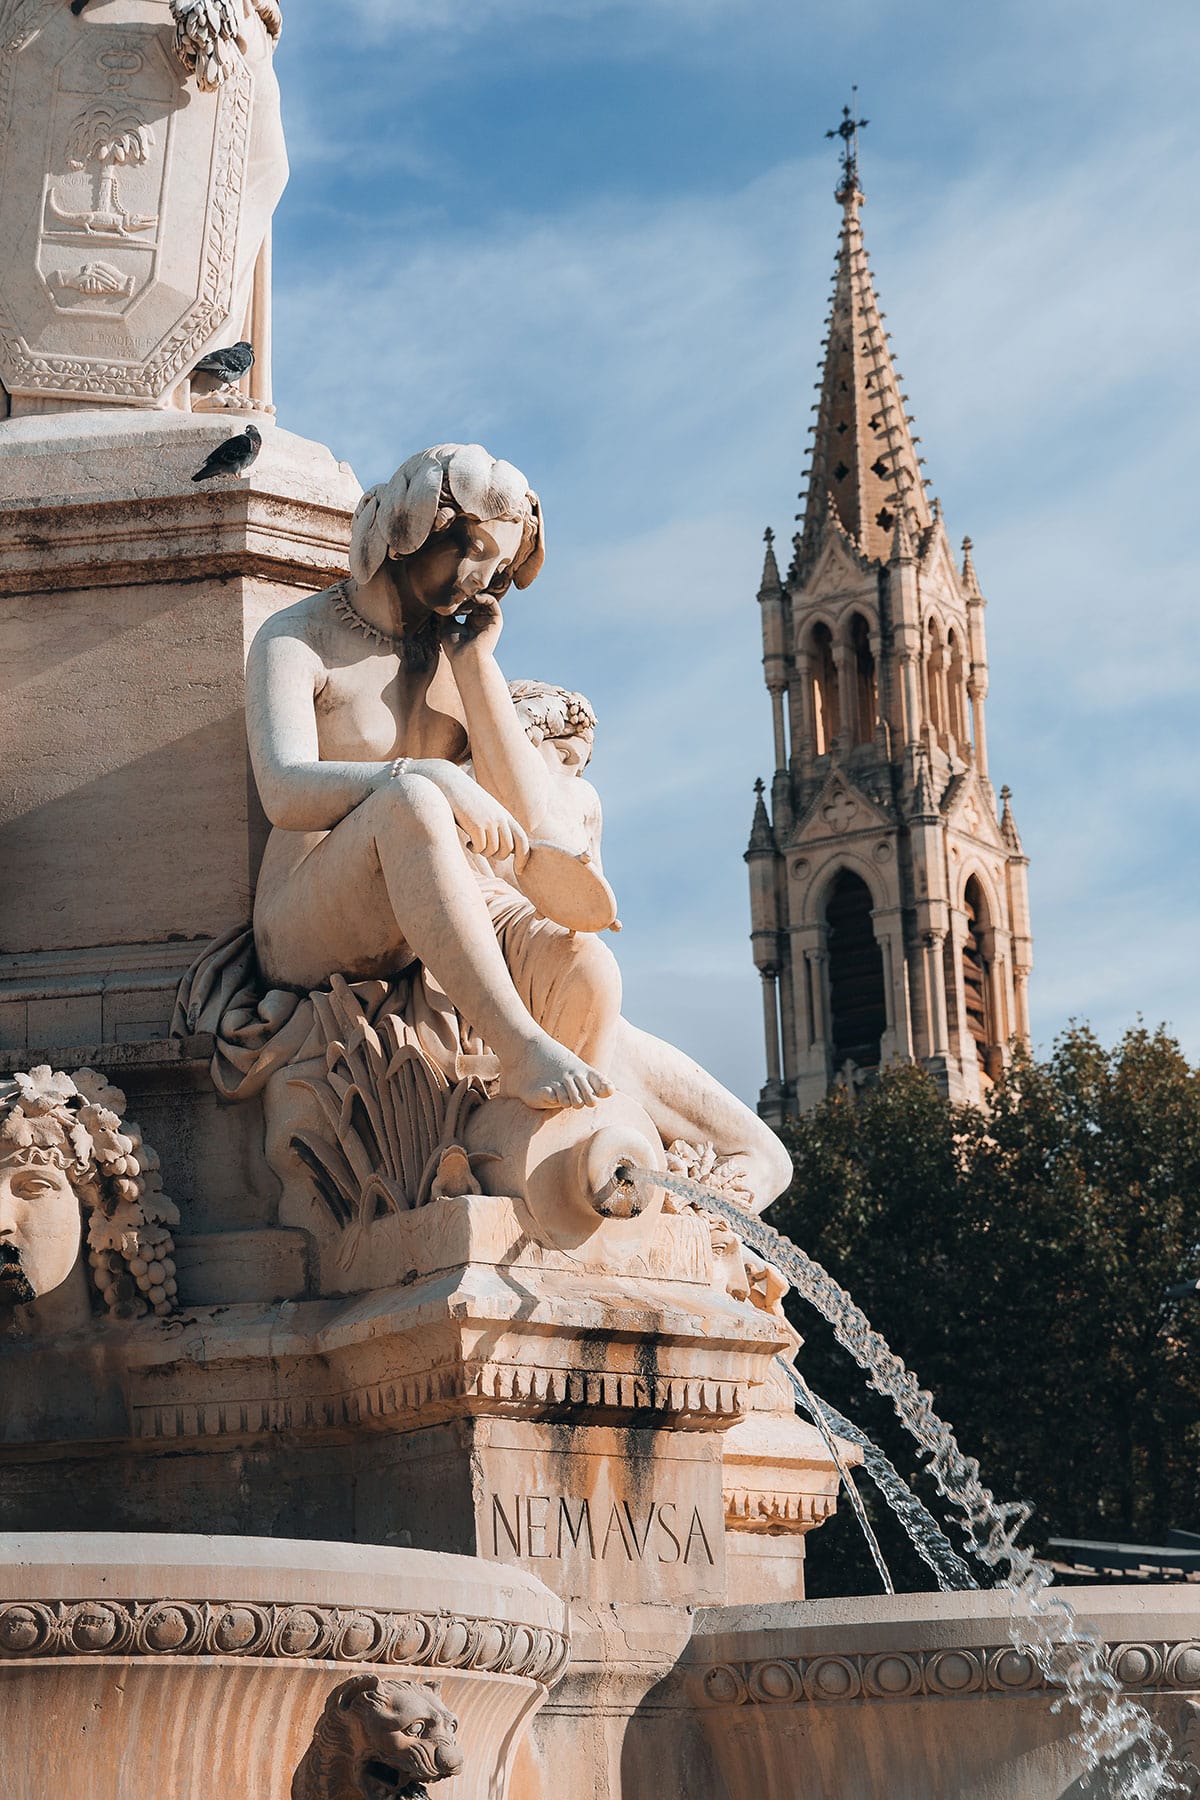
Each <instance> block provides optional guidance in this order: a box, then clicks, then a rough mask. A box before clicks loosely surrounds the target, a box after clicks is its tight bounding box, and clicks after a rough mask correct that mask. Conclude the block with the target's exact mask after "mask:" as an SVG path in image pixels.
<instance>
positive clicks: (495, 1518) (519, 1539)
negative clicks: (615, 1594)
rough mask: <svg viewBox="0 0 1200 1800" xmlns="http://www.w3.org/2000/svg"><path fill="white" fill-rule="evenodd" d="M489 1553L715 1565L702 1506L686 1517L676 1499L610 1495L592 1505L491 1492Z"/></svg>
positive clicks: (559, 1496) (533, 1557)
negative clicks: (638, 1502)
mask: <svg viewBox="0 0 1200 1800" xmlns="http://www.w3.org/2000/svg"><path fill="white" fill-rule="evenodd" d="M492 1554H493V1556H497V1557H500V1556H506V1555H509V1554H512V1555H515V1556H522V1557H528V1558H530V1559H531V1560H532V1561H534V1562H538V1561H552V1562H562V1561H563V1559H564V1558H565V1557H568V1556H570V1555H572V1554H578V1555H580V1556H586V1557H588V1558H589V1559H590V1560H591V1561H592V1562H605V1561H607V1560H608V1559H609V1558H620V1557H622V1556H623V1557H624V1558H625V1560H626V1561H627V1562H631V1563H632V1562H659V1563H684V1564H690V1563H696V1562H703V1563H706V1564H707V1565H708V1567H709V1568H713V1567H715V1566H716V1558H715V1557H714V1555H713V1550H712V1540H711V1538H710V1536H709V1534H708V1532H707V1531H706V1530H705V1527H704V1521H703V1520H702V1519H701V1517H700V1509H699V1507H698V1506H693V1507H692V1509H691V1516H690V1518H688V1517H686V1509H685V1510H684V1512H681V1511H680V1508H679V1507H678V1506H677V1505H676V1503H675V1501H674V1500H662V1501H658V1500H652V1501H650V1502H649V1504H648V1505H646V1506H644V1507H642V1506H634V1505H632V1504H631V1502H630V1501H628V1500H614V1501H612V1503H611V1504H610V1505H609V1506H608V1508H607V1511H606V1510H605V1508H604V1507H603V1506H602V1505H601V1506H597V1507H596V1508H595V1510H594V1511H593V1508H592V1503H591V1501H590V1500H587V1499H571V1498H570V1497H569V1496H568V1495H566V1494H513V1495H512V1496H511V1498H510V1497H507V1496H506V1497H505V1498H504V1499H501V1497H500V1495H499V1494H493V1495H492Z"/></svg>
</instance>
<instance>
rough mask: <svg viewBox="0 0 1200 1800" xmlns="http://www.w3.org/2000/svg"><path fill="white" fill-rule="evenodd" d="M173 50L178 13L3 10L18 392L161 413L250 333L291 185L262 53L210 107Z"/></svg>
mask: <svg viewBox="0 0 1200 1800" xmlns="http://www.w3.org/2000/svg"><path fill="white" fill-rule="evenodd" d="M175 35H176V33H175V19H174V17H173V13H172V8H171V5H170V3H169V0H106V3H105V4H104V5H103V6H100V7H94V8H93V7H89V8H87V9H86V10H85V11H84V12H83V13H82V14H77V13H75V12H73V11H72V9H71V8H70V7H69V6H66V5H64V4H63V3H62V0H0V243H3V244H4V246H5V254H4V257H3V259H2V261H0V380H3V382H4V385H5V386H6V387H7V388H8V389H9V391H10V392H11V393H14V394H37V395H53V396H58V397H62V398H68V399H69V398H73V397H78V398H79V399H81V400H82V401H83V403H84V404H93V403H94V402H96V401H103V400H115V401H119V402H124V403H125V404H127V405H128V404H134V405H142V406H146V405H149V406H154V405H161V404H164V403H165V402H166V401H167V399H168V398H169V395H170V393H171V390H172V389H173V388H174V387H175V386H176V385H177V383H178V382H179V380H180V378H181V377H182V376H183V375H184V374H186V372H187V371H188V370H189V369H190V368H191V367H192V366H193V365H194V363H195V362H196V361H197V359H198V358H199V357H200V356H201V355H203V354H204V352H205V350H206V349H207V348H209V347H210V346H211V344H212V343H213V342H214V341H220V340H221V339H222V338H223V336H228V335H229V334H230V332H232V333H233V335H238V334H240V332H241V329H242V326H243V322H244V319H245V314H246V309H247V306H248V304H249V293H250V285H251V282H252V279H253V269H254V263H255V260H256V258H257V256H258V253H259V249H260V248H261V245H262V242H263V239H264V237H265V235H266V232H267V229H268V227H269V224H270V218H271V213H272V211H273V210H274V206H275V204H276V202H277V200H278V198H279V195H280V193H281V192H282V190H283V184H284V181H285V180H286V176H287V163H286V157H285V153H284V147H283V137H282V130H281V128H280V125H279V111H278V90H277V88H276V86H275V80H274V74H273V71H272V68H271V57H270V42H269V39H268V38H267V35H266V34H265V33H263V32H260V33H259V37H258V39H257V40H255V39H253V38H251V40H250V41H249V44H248V48H247V52H246V54H245V55H241V54H238V55H237V56H236V58H235V59H234V61H233V63H232V64H231V67H230V69H229V71H228V78H227V79H224V80H222V82H221V83H220V85H219V86H217V87H216V88H215V90H213V91H204V89H203V88H202V87H201V86H200V84H199V83H198V82H197V81H195V80H190V79H189V77H188V72H187V70H186V69H185V67H184V66H183V65H182V64H181V62H180V59H179V56H178V55H177V54H176V50H175ZM256 52H257V54H256Z"/></svg>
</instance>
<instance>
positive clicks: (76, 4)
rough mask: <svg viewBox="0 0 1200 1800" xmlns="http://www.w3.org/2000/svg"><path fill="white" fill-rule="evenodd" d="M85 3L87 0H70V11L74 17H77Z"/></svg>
mask: <svg viewBox="0 0 1200 1800" xmlns="http://www.w3.org/2000/svg"><path fill="white" fill-rule="evenodd" d="M87 3H88V0H71V11H72V12H73V13H74V14H75V17H76V18H78V17H79V15H80V13H81V12H82V11H83V9H84V7H85V6H86V5H87Z"/></svg>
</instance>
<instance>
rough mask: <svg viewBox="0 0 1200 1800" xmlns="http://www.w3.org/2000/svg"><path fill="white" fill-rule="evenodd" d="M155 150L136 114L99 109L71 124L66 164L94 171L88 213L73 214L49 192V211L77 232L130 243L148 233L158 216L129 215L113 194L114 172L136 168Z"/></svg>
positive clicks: (149, 131)
mask: <svg viewBox="0 0 1200 1800" xmlns="http://www.w3.org/2000/svg"><path fill="white" fill-rule="evenodd" d="M153 148H154V132H153V131H152V130H151V128H150V126H149V125H147V124H145V123H144V121H143V120H141V119H139V118H138V117H137V115H136V114H135V113H128V112H127V113H118V112H116V111H115V110H114V109H113V108H111V107H106V106H97V107H94V108H93V109H92V110H91V111H90V112H87V113H83V114H82V115H81V116H80V117H79V118H78V119H77V120H76V122H75V126H74V129H73V131H72V133H71V137H70V141H69V142H68V144H67V164H68V167H69V168H72V169H91V170H92V206H91V210H90V211H88V212H71V211H69V210H68V209H67V208H66V207H64V206H63V205H62V204H61V202H60V201H59V200H58V198H57V196H56V195H55V193H54V190H53V189H51V190H50V211H51V212H52V213H53V214H54V216H55V218H56V219H61V220H62V221H63V223H64V224H65V225H67V226H68V227H69V228H71V229H73V230H76V231H84V232H87V233H89V234H90V235H94V234H101V235H107V236H116V237H130V236H132V235H133V234H134V233H135V232H139V231H150V230H152V229H153V227H154V226H155V225H157V224H158V216H157V214H154V215H147V214H138V213H131V212H129V211H127V210H126V208H125V207H124V206H123V205H122V204H121V200H120V197H119V195H118V192H117V170H118V168H120V167H122V166H124V167H126V168H134V167H140V166H141V165H142V164H144V163H145V162H146V161H147V159H148V157H149V155H150V152H151V150H153Z"/></svg>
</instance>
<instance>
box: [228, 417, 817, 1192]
mask: <svg viewBox="0 0 1200 1800" xmlns="http://www.w3.org/2000/svg"><path fill="white" fill-rule="evenodd" d="M543 559H544V538H543V523H542V516H541V508H540V505H539V503H538V500H537V497H536V495H535V494H534V493H533V492H532V491H531V490H530V488H529V486H528V484H527V483H526V481H525V478H524V476H522V475H521V474H520V473H519V471H517V470H516V469H514V468H513V467H512V466H511V465H510V464H508V463H504V462H498V461H496V460H495V459H493V458H492V457H490V456H489V455H488V454H487V452H486V451H485V450H483V449H482V448H481V447H480V446H478V445H466V446H462V445H453V444H451V445H440V446H437V447H435V448H434V449H431V450H427V451H423V452H421V453H420V454H419V455H417V456H414V457H411V458H410V459H409V460H408V461H407V462H406V463H404V464H403V465H402V466H401V468H400V469H399V470H397V472H396V474H395V475H394V476H393V477H392V479H391V480H390V481H389V482H387V483H384V484H382V485H381V486H379V487H377V488H374V489H372V490H371V491H370V492H369V493H367V494H366V495H365V496H364V498H363V500H362V502H361V503H360V506H359V508H358V511H357V513H356V516H355V520H354V526H353V535H352V542H351V575H350V578H349V579H348V580H346V581H343V582H341V583H339V584H338V585H337V586H336V587H334V588H332V589H328V590H326V591H325V592H323V593H320V594H316V595H313V596H311V597H310V598H308V599H305V600H302V601H300V602H299V603H298V604H297V605H295V606H292V607H289V608H287V609H286V610H285V611H283V612H280V613H278V614H276V615H274V617H272V618H271V619H270V620H269V621H268V622H267V623H266V624H265V625H264V626H263V627H262V629H261V630H260V632H259V634H258V636H257V638H256V639H255V642H254V644H253V646H252V648H251V652H250V657H249V663H248V668H247V725H248V733H249V740H250V748H251V755H252V758H253V763H254V769H255V774H256V777H257V780H258V786H259V792H260V795H261V798H262V801H263V805H264V808H265V810H266V812H267V816H268V818H269V819H270V821H271V824H272V827H273V830H272V833H271V837H270V840H269V843H268V846H267V850H266V853H265V856H264V860H263V864H262V869H261V872H260V875H259V880H258V887H257V893H256V898H255V909H254V940H255V948H256V952H257V958H258V965H259V970H260V973H261V977H262V979H263V980H264V982H265V983H266V984H267V985H269V986H270V987H272V988H274V989H290V990H291V991H292V992H294V993H305V992H308V991H309V990H314V989H318V988H321V987H322V986H325V985H327V984H328V983H329V982H330V981H331V979H332V978H333V977H335V976H340V977H343V978H344V979H345V980H347V981H350V982H355V981H362V980H366V979H371V978H377V979H383V980H390V979H392V978H394V977H395V976H397V975H399V974H400V973H402V972H403V971H404V970H405V969H406V968H408V967H410V966H412V965H414V964H417V963H419V964H420V965H421V966H422V967H423V968H424V969H425V970H427V971H428V973H429V974H430V975H431V976H432V977H433V979H434V981H435V982H436V983H437V984H438V986H439V987H440V989H441V990H443V991H444V993H445V995H446V996H448V998H449V1001H450V1003H451V1004H452V1006H453V1007H454V1008H455V1010H456V1011H457V1013H458V1014H459V1015H460V1016H461V1018H462V1019H463V1020H464V1021H465V1022H466V1023H467V1024H468V1026H469V1027H470V1029H471V1031H472V1032H473V1033H474V1034H476V1035H477V1037H478V1038H479V1039H481V1040H482V1041H483V1042H484V1043H486V1045H487V1046H488V1048H489V1049H490V1050H491V1051H492V1052H493V1053H494V1055H495V1057H496V1058H497V1059H498V1063H499V1069H500V1077H499V1083H498V1086H497V1088H496V1090H495V1091H496V1093H497V1096H498V1097H502V1098H513V1099H517V1100H519V1101H522V1102H523V1103H524V1104H525V1105H527V1106H530V1107H533V1108H535V1109H550V1110H552V1109H555V1108H562V1107H586V1106H591V1105H594V1104H595V1103H596V1101H597V1100H599V1099H602V1098H604V1097H606V1096H608V1095H609V1094H611V1093H613V1092H614V1091H620V1092H622V1093H625V1094H627V1095H628V1096H629V1097H631V1098H633V1099H636V1100H638V1101H639V1102H640V1104H641V1105H643V1106H644V1107H645V1108H646V1110H647V1111H648V1112H649V1113H650V1115H651V1117H652V1118H653V1119H654V1121H655V1123H656V1125H657V1126H658V1128H659V1130H660V1132H661V1134H662V1136H663V1140H664V1143H666V1144H670V1143H671V1142H672V1140H674V1139H677V1138H680V1139H682V1138H689V1139H691V1140H693V1141H695V1139H696V1137H697V1134H698V1131H699V1128H700V1126H701V1124H702V1125H703V1133H702V1135H703V1137H704V1139H706V1140H708V1141H711V1142H712V1143H713V1144H714V1145H716V1147H717V1150H718V1152H719V1153H720V1154H721V1155H723V1156H726V1157H729V1156H739V1157H741V1158H743V1159H744V1160H745V1166H746V1169H747V1183H746V1184H747V1190H748V1193H749V1192H752V1193H753V1195H754V1201H755V1203H756V1204H757V1205H759V1206H762V1205H765V1204H767V1203H768V1202H769V1201H770V1200H771V1199H772V1198H774V1196H775V1195H776V1194H777V1193H779V1192H780V1191H781V1189H782V1187H783V1186H784V1185H785V1184H786V1181H787V1179H788V1175H789V1172H790V1171H789V1165H788V1159H787V1156H786V1153H785V1152H784V1150H783V1148H782V1146H781V1145H780V1144H779V1142H778V1140H777V1139H776V1138H775V1137H774V1136H773V1134H772V1133H770V1132H769V1131H768V1130H767V1129H766V1127H765V1126H763V1125H762V1123H761V1121H759V1120H758V1119H757V1118H756V1117H755V1115H754V1114H753V1113H751V1112H750V1111H749V1109H748V1108H746V1107H744V1106H743V1105H742V1104H741V1103H740V1102H739V1101H737V1100H736V1099H735V1098H734V1097H733V1096H732V1095H731V1094H728V1093H727V1092H726V1091H725V1090H724V1089H722V1088H721V1087H720V1086H719V1084H717V1083H716V1082H714V1081H713V1080H712V1078H711V1077H710V1076H707V1075H706V1074H705V1073H704V1071H702V1070H700V1069H699V1068H698V1067H697V1066H696V1065H695V1064H694V1063H692V1062H691V1061H690V1059H688V1058H686V1057H684V1056H683V1055H682V1054H681V1053H680V1052H679V1051H676V1050H674V1049H673V1048H672V1047H671V1046H669V1045H665V1044H661V1043H660V1042H659V1041H658V1040H656V1039H654V1038H651V1037H649V1036H647V1035H646V1034H644V1033H641V1032H638V1031H636V1030H635V1029H634V1028H633V1027H632V1026H630V1025H629V1024H628V1023H627V1022H626V1021H625V1020H624V1019H623V1018H622V1017H621V984H620V976H619V972H618V969H617V965H616V962H615V959H614V958H613V956H612V954H611V952H610V950H609V949H608V947H607V945H606V944H605V943H604V942H603V941H602V940H601V939H600V938H599V937H597V936H594V935H589V934H587V933H584V932H579V933H574V932H571V931H569V930H567V929H565V928H564V927H563V926H561V925H558V924H555V923H554V922H553V921H552V920H550V919H547V918H545V917H544V916H542V915H541V914H539V913H538V912H537V910H536V909H535V907H534V906H533V905H532V904H531V903H530V902H529V901H528V900H526V899H525V898H524V897H523V896H522V895H521V893H520V887H519V884H520V879H521V871H522V867H523V864H524V861H525V859H526V857H527V855H528V852H529V843H530V840H531V838H538V837H545V836H551V837H556V838H559V839H561V837H562V836H563V834H564V832H567V833H569V831H570V829H571V828H570V825H569V822H568V821H566V820H565V819H564V793H563V782H564V780H575V779H576V778H577V777H578V776H579V774H580V771H581V767H582V760H586V759H581V757H580V755H579V753H578V751H577V750H571V751H570V753H569V756H568V757H567V758H564V757H563V755H562V753H561V748H560V746H561V745H562V744H563V742H564V740H563V738H562V737H561V736H559V737H555V738H550V737H546V736H545V735H543V737H542V741H541V742H540V743H539V742H535V741H534V738H535V737H536V735H537V734H536V733H535V734H532V735H531V734H530V733H528V732H527V730H526V724H525V721H524V720H523V719H522V717H521V714H520V712H519V710H518V708H517V707H514V704H513V699H512V697H511V696H510V692H509V688H508V685H507V683H506V681H505V679H504V677H503V675H502V674H501V672H500V669H499V666H498V664H497V661H496V647H497V643H498V640H499V637H500V632H501V628H502V623H503V620H502V614H501V600H502V598H503V596H504V594H505V593H506V592H507V591H508V589H509V587H510V585H515V586H517V587H518V588H523V587H525V586H527V585H528V584H529V582H530V581H532V580H533V579H534V577H535V575H536V574H537V573H538V570H539V569H540V567H541V565H542V562H543ZM585 788H586V789H587V795H588V796H591V795H592V792H593V791H592V790H591V789H590V787H588V786H587V784H586V783H582V782H581V783H579V784H578V791H579V793H580V794H581V795H582V794H583V792H584V789H585ZM591 804H592V801H591V800H590V799H589V800H588V805H589V806H590V805H591ZM569 811H570V808H569V807H567V808H566V812H567V813H569ZM597 819H598V807H597ZM579 835H581V837H582V836H586V822H585V821H584V820H583V819H582V817H581V819H580V820H579ZM593 835H594V836H595V838H596V841H595V843H594V845H593V849H594V851H595V853H596V856H597V857H598V851H599V844H598V835H597V834H595V833H594V834H593ZM565 847H567V848H569V849H573V848H576V847H577V846H576V845H575V844H573V843H569V844H567V845H566V846H565ZM580 847H582V845H581V846H580Z"/></svg>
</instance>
